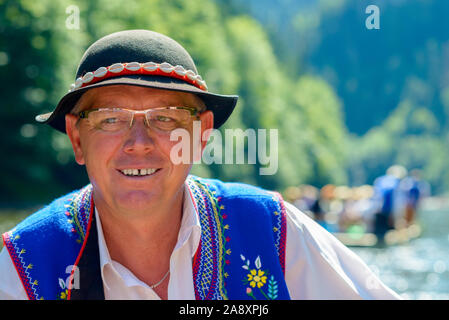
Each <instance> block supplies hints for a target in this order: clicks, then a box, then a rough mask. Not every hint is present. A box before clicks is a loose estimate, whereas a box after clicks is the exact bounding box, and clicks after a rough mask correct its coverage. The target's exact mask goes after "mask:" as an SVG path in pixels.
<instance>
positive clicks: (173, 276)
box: [0, 185, 400, 300]
mask: <svg viewBox="0 0 449 320" xmlns="http://www.w3.org/2000/svg"><path fill="white" fill-rule="evenodd" d="M185 188H188V187H187V185H186V186H185ZM185 191H186V192H184V207H183V216H182V221H181V226H180V230H179V235H178V241H177V243H176V246H175V248H174V250H173V252H172V254H171V257H170V277H169V283H168V299H178V300H194V299H195V294H194V287H193V275H192V259H193V256H194V254H195V252H196V249H197V248H198V245H199V241H200V235H201V225H200V221H199V217H198V213H197V212H196V210H195V207H194V204H193V201H194V200H193V199H192V198H191V195H190V192H188V190H187V189H186V190H185ZM285 207H286V216H287V237H286V238H287V239H286V254H285V263H286V264H285V280H286V283H287V288H288V291H289V293H290V296H291V298H292V299H400V297H399V295H397V294H396V293H395V292H393V291H392V290H391V289H389V288H388V287H386V286H385V285H384V284H383V283H382V282H381V281H380V279H379V278H378V277H377V276H376V275H375V274H374V273H373V272H372V271H371V270H370V269H369V268H368V267H367V265H366V264H365V263H364V262H363V261H362V260H361V259H360V258H359V257H358V256H357V255H356V254H355V253H353V252H352V251H351V250H350V249H348V248H347V247H345V246H344V245H343V244H342V243H341V242H339V241H338V240H337V239H336V238H335V237H334V236H333V235H331V234H330V233H329V232H327V231H326V230H325V229H323V228H322V227H321V226H320V225H318V224H317V223H316V222H315V221H313V220H312V219H311V218H309V217H308V216H307V215H305V214H304V213H302V212H301V211H299V210H298V209H297V208H296V207H294V206H293V205H291V204H289V203H287V202H286V203H285ZM95 215H96V219H97V230H98V245H99V251H100V264H101V276H102V279H103V287H104V294H105V298H106V299H123V300H125V299H133V300H141V299H142V300H144V299H146V300H157V299H160V298H159V296H158V295H157V294H156V293H155V292H154V290H153V289H151V288H150V287H149V286H148V285H147V284H146V283H144V282H143V281H141V280H139V279H138V278H137V277H136V276H135V275H134V274H133V273H132V272H131V271H130V270H128V269H127V268H126V267H124V266H123V265H121V264H120V263H118V262H116V261H114V260H112V259H111V257H110V255H109V251H108V248H107V244H106V242H105V239H104V236H103V229H102V226H101V220H100V217H99V215H98V212H97V210H95ZM0 299H27V295H26V293H25V290H24V288H23V285H22V283H21V280H20V278H19V276H18V274H17V272H16V270H15V267H14V265H13V263H12V261H11V258H10V256H9V254H8V251H7V250H6V248H3V250H2V251H1V252H0Z"/></svg>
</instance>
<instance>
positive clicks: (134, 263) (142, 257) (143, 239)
mask: <svg viewBox="0 0 449 320" xmlns="http://www.w3.org/2000/svg"><path fill="white" fill-rule="evenodd" d="M183 197H184V189H182V190H181V191H180V192H179V194H178V195H177V197H176V198H175V199H173V200H172V201H170V202H167V203H157V204H154V205H153V206H151V207H148V212H146V213H145V214H142V215H141V217H139V216H138V215H135V214H133V215H132V218H129V215H127V213H126V212H117V211H114V210H113V209H111V208H109V207H108V206H107V205H106V204H104V203H102V201H101V200H100V201H98V204H97V202H96V200H95V193H94V202H95V205H96V207H97V210H98V214H99V216H100V219H101V225H102V229H103V234H104V238H105V242H106V245H107V248H108V251H109V254H110V256H111V259H112V260H114V261H117V262H119V263H120V264H122V265H124V266H125V267H126V268H128V269H129V270H130V271H131V272H133V274H134V275H136V276H137V277H138V278H139V279H140V280H142V281H144V282H145V283H147V284H148V285H152V284H154V283H157V282H158V281H159V280H160V279H161V278H162V276H163V275H164V274H165V273H166V272H167V270H168V269H169V265H170V256H171V253H172V252H173V249H174V247H175V245H176V242H177V239H178V233H179V229H180V226H181V220H182V214H183ZM167 283H168V282H167ZM162 295H163V294H162Z"/></svg>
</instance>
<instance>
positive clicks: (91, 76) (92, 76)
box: [83, 72, 94, 83]
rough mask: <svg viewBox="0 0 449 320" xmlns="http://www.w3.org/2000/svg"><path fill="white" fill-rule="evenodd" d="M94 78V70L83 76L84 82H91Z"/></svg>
mask: <svg viewBox="0 0 449 320" xmlns="http://www.w3.org/2000/svg"><path fill="white" fill-rule="evenodd" d="M93 78H94V74H93V73H92V72H88V73H86V74H85V75H84V76H83V83H89V82H91V81H92V79H93Z"/></svg>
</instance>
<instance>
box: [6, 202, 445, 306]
mask: <svg viewBox="0 0 449 320" xmlns="http://www.w3.org/2000/svg"><path fill="white" fill-rule="evenodd" d="M428 203H430V202H428ZM425 207H426V208H425V209H424V210H422V211H420V212H419V217H418V221H419V223H420V225H421V227H422V229H423V230H422V234H421V236H420V237H419V238H418V239H414V240H412V241H410V242H409V243H407V244H401V245H396V246H391V247H386V248H354V247H353V248H351V250H353V251H354V252H355V253H356V254H358V255H359V256H360V257H361V258H362V260H364V261H365V262H366V263H367V264H368V266H369V267H370V268H371V269H372V270H373V271H374V272H375V273H376V274H377V275H378V276H379V277H380V279H381V280H382V281H383V282H384V283H385V284H386V285H387V286H389V287H390V288H391V289H393V290H394V291H396V292H397V293H398V294H400V295H401V296H402V297H403V298H404V299H413V300H415V299H416V300H422V299H426V300H429V299H432V300H440V299H445V300H446V299H448V300H449V205H448V204H447V203H446V205H445V207H442V206H441V205H436V206H435V205H427V206H425ZM26 216H27V212H18V213H14V214H13V213H5V212H2V213H0V233H3V232H5V231H6V230H8V229H10V228H12V227H13V226H14V225H15V224H16V223H18V222H19V221H20V220H22V219H23V218H25V217H26ZM0 247H1V246H0Z"/></svg>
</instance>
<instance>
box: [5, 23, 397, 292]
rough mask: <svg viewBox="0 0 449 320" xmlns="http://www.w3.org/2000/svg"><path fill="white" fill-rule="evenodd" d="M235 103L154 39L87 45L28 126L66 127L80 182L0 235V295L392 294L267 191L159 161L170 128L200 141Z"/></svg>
mask: <svg viewBox="0 0 449 320" xmlns="http://www.w3.org/2000/svg"><path fill="white" fill-rule="evenodd" d="M236 101H237V97H236V96H224V95H218V94H213V93H210V92H208V91H207V86H206V83H205V82H204V80H203V79H202V78H201V77H200V76H199V75H198V72H197V70H196V67H195V65H194V63H193V60H192V59H191V57H190V55H189V54H188V53H187V51H185V49H184V48H182V47H181V46H180V45H179V44H178V43H177V42H175V41H174V40H172V39H170V38H168V37H166V36H163V35H161V34H158V33H155V32H151V31H145V30H131V31H123V32H118V33H114V34H111V35H109V36H106V37H104V38H102V39H100V40H98V41H97V42H95V43H94V44H93V45H92V46H91V47H89V48H88V49H87V51H86V52H85V54H84V56H83V58H82V59H81V62H80V65H79V67H78V72H77V80H76V81H75V84H74V85H72V87H71V89H70V92H69V93H68V94H66V95H65V96H64V97H63V98H62V99H61V101H60V103H59V104H58V106H57V107H56V109H55V110H54V111H53V112H52V113H49V114H45V115H40V116H38V117H37V120H38V121H40V122H45V123H48V124H49V125H51V126H52V127H54V128H56V129H58V130H60V131H62V132H67V135H68V137H69V138H70V141H71V143H72V146H73V150H74V154H75V159H76V161H77V162H78V163H79V164H81V165H85V166H86V170H87V173H88V176H89V180H90V182H91V184H89V185H88V186H86V187H85V188H83V189H81V190H78V191H75V192H73V193H71V194H69V195H66V196H63V197H61V198H60V199H57V200H55V201H54V202H53V203H52V204H50V205H49V206H47V207H45V208H43V209H42V210H40V211H39V212H37V213H35V214H33V215H31V216H30V217H29V218H27V219H25V221H23V222H22V223H20V224H19V225H18V226H17V227H16V228H14V229H13V230H11V231H9V232H7V233H5V234H4V235H3V240H4V245H5V248H4V249H3V251H2V252H1V254H0V298H3V299H289V298H293V299H360V298H368V299H370V298H378V299H396V298H398V296H397V295H396V294H395V293H394V292H392V291H391V290H390V289H388V288H387V287H386V286H385V285H384V284H382V283H381V282H380V281H379V279H378V278H377V277H376V276H375V275H373V273H372V272H371V271H370V270H369V269H368V268H367V267H366V265H365V264H364V263H363V262H362V261H361V260H360V259H359V258H358V257H357V256H356V255H354V254H353V253H352V252H351V251H349V250H348V249H347V248H345V247H344V246H343V245H342V244H341V243H339V242H338V241H337V240H336V239H335V238H333V237H332V236H331V235H330V234H329V233H327V232H326V231H325V230H324V229H322V228H321V227H320V226H318V225H317V224H316V223H314V222H313V221H312V220H311V219H309V218H307V217H306V216H305V215H304V214H302V213H301V212H299V211H298V210H297V209H295V208H294V207H293V206H292V205H290V204H288V203H285V202H284V201H283V200H282V198H281V197H280V195H279V194H277V193H272V192H268V191H265V190H262V189H259V188H256V187H251V186H248V185H244V184H237V183H232V184H231V183H223V182H220V181H218V180H210V179H202V178H198V177H194V176H189V171H190V169H191V161H190V163H179V164H175V163H174V162H173V161H172V159H171V157H170V154H171V149H172V147H173V146H174V144H175V143H176V142H175V141H172V140H171V139H170V133H171V132H173V131H174V130H178V129H179V130H185V131H187V132H189V133H190V134H191V135H190V136H191V137H193V135H192V130H193V122H194V121H201V136H202V135H203V133H205V132H210V129H213V128H218V127H220V126H221V124H223V123H224V122H225V121H226V119H227V118H228V117H229V115H230V114H231V112H232V110H233V109H234V106H235V104H236ZM193 139H194V138H192V139H191V141H190V142H191V144H192V145H193V144H198V143H202V144H201V146H202V147H203V148H204V146H205V142H204V141H193ZM190 159H192V160H194V159H195V157H194V156H192V157H190ZM69 275H70V276H69Z"/></svg>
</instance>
